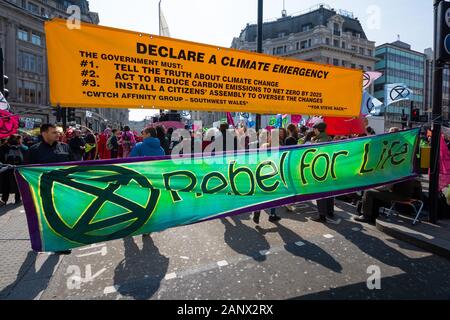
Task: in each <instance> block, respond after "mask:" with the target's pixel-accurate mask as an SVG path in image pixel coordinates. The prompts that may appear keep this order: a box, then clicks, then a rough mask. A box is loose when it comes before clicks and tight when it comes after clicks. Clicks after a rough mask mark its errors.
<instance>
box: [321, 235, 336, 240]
mask: <svg viewBox="0 0 450 320" xmlns="http://www.w3.org/2000/svg"><path fill="white" fill-rule="evenodd" d="M323 236H324V237H325V238H327V239H331V238H334V236H333V235H331V234H324V235H323Z"/></svg>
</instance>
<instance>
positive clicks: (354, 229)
mask: <svg viewBox="0 0 450 320" xmlns="http://www.w3.org/2000/svg"><path fill="white" fill-rule="evenodd" d="M352 230H353V231H361V229H360V228H352Z"/></svg>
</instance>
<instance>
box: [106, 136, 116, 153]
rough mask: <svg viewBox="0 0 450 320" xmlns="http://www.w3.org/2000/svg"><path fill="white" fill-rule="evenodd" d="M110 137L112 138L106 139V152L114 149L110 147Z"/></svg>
mask: <svg viewBox="0 0 450 320" xmlns="http://www.w3.org/2000/svg"><path fill="white" fill-rule="evenodd" d="M112 137H113V136H111V137H109V138H108V141H106V149H108V150H112V149H114V146H113V145H112V141H111V140H112Z"/></svg>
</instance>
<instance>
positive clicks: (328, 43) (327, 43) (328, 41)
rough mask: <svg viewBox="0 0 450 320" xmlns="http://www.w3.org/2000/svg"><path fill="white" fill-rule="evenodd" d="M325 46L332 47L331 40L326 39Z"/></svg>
mask: <svg viewBox="0 0 450 320" xmlns="http://www.w3.org/2000/svg"><path fill="white" fill-rule="evenodd" d="M325 44H326V45H327V46H329V45H330V38H326V39H325Z"/></svg>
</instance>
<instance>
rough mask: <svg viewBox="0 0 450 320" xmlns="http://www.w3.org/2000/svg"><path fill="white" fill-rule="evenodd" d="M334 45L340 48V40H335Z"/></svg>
mask: <svg viewBox="0 0 450 320" xmlns="http://www.w3.org/2000/svg"><path fill="white" fill-rule="evenodd" d="M333 46H335V47H336V48H339V40H336V39H335V40H333Z"/></svg>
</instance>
